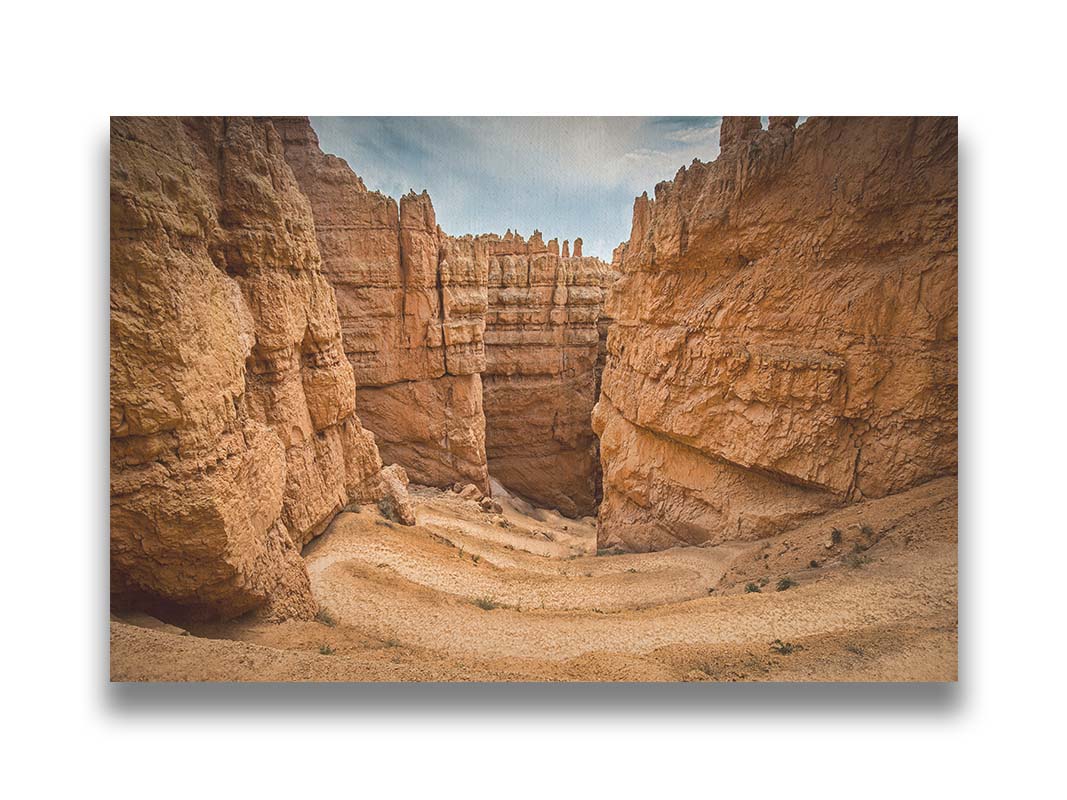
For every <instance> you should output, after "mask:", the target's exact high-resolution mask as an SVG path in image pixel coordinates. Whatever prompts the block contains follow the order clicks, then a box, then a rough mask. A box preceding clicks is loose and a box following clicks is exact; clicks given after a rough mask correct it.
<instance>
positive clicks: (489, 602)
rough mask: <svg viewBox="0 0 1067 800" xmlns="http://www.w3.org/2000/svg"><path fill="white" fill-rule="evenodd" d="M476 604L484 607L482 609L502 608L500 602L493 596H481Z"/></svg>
mask: <svg viewBox="0 0 1067 800" xmlns="http://www.w3.org/2000/svg"><path fill="white" fill-rule="evenodd" d="M474 605H476V606H478V608H480V609H482V611H492V610H493V609H494V608H500V604H499V603H498V602H497V601H496V600H494V599H493V598H492V597H479V598H477V599H476V600H475V601H474Z"/></svg>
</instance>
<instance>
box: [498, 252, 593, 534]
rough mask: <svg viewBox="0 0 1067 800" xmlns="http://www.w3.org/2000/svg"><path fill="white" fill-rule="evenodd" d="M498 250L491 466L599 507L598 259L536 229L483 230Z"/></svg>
mask: <svg viewBox="0 0 1067 800" xmlns="http://www.w3.org/2000/svg"><path fill="white" fill-rule="evenodd" d="M480 240H481V241H483V242H484V243H485V244H486V245H487V246H488V249H489V297H488V303H489V310H488V313H487V315H486V331H485V343H486V368H485V373H484V374H483V377H482V381H483V385H484V398H485V399H484V407H485V419H486V455H487V458H488V462H489V470H490V472H491V473H492V474H493V477H494V478H496V479H497V480H499V481H500V482H501V483H502V484H503V485H504V486H506V487H507V488H508V489H509V490H512V491H514V492H517V493H518V494H520V495H522V496H524V497H525V498H527V499H528V500H530V501H531V502H533V503H535V504H537V505H541V506H546V507H550V508H557V509H559V510H560V512H561V513H563V514H566V515H568V516H572V517H573V516H581V515H587V514H593V513H595V509H596V502H597V491H598V484H599V463H598V451H597V441H596V437H595V436H594V434H593V429H592V423H591V413H592V409H593V405H594V404H595V403H596V398H597V391H598V388H599V386H598V384H599V372H598V369H597V365H598V353H599V349H600V334H601V330H600V325H601V320H602V313H601V312H602V300H603V294H604V287H605V286H606V285H608V284H609V283H610V280H611V275H612V273H611V270H610V269H609V268H608V266H607V265H606V264H604V263H603V262H602V261H600V260H599V259H596V258H591V257H583V256H582V255H581V250H582V247H581V239H577V240H576V241H575V248H574V250H575V255H573V256H571V255H569V252H570V246H569V242H566V241H565V242H564V243H563V247H562V254H561V252H560V247H559V244H558V242H557V241H556V240H552V241H550V242H547V243H545V242H544V241H543V239H542V237H541V234H540V233H538V232H535V233H534V234H533V236H531V237H530V240H529V241H526V240H525V239H523V237H521V236H518V235H516V234H513V233H511V232H510V231H508V233H507V234H506V235H505V236H504V237H502V238H501V237H498V236H485V237H481V239H480Z"/></svg>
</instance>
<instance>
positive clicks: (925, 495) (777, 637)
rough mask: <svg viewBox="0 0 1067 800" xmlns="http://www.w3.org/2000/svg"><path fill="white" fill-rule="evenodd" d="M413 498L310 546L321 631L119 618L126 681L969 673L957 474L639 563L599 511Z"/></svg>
mask: <svg viewBox="0 0 1067 800" xmlns="http://www.w3.org/2000/svg"><path fill="white" fill-rule="evenodd" d="M413 489H414V487H413ZM414 494H415V499H416V502H417V504H418V519H419V524H418V525H416V526H415V527H404V526H401V525H397V524H394V523H391V522H388V521H387V520H385V519H383V518H382V517H381V515H380V514H379V513H378V511H377V509H376V508H375V507H373V506H366V507H364V508H362V509H361V510H360V511H359V512H358V513H353V512H346V513H343V514H341V515H340V516H339V517H338V518H337V520H336V521H335V522H334V523H333V525H332V526H331V528H330V529H329V530H328V531H327V532H326V533H325V534H323V535H322V536H321V537H319V538H318V539H317V540H315V542H313V543H312V544H311V545H309V547H308V548H307V549H306V550H305V552H304V556H305V558H306V560H307V563H308V569H309V572H310V574H311V581H312V586H313V589H314V591H315V594H316V597H317V598H318V600H319V602H320V604H321V607H322V609H323V610H322V612H321V613H320V618H319V619H318V620H316V621H313V622H286V623H282V624H265V623H262V622H256V621H255V620H250V619H242V620H237V621H234V622H229V623H225V624H212V625H194V626H187V628H186V631H183V630H181V629H178V628H175V627H173V626H167V625H163V624H161V623H158V622H157V621H155V620H153V619H152V618H149V617H145V616H143V615H140V616H127V617H125V618H124V619H122V620H120V619H118V618H113V620H112V623H111V671H112V679H113V680H120V681H131V680H164V681H172V680H197V681H220V680H225V681H232V680H237V681H338V680H341V681H345V680H355V681H368V680H373V681H380V680H385V681H456V680H460V681H467V680H469V681H483V680H505V681H509V680H510V681H529V680H538V681H540V680H548V681H555V680H582V681H602V680H611V681H616V680H622V681H658V680H668V681H671V680H719V681H722V680H727V681H732V680H782V681H811V680H830V681H855V680H862V681H869V680H912V681H945V680H955V679H956V651H957V642H956V631H957V606H956V584H957V567H956V524H957V488H956V480H955V478H945V479H941V480H937V481H933V482H931V483H928V484H926V485H924V486H921V487H919V488H917V489H914V490H912V491H910V492H906V493H903V494H900V495H897V496H895V497H891V498H886V499H884V500H876V501H871V502H867V503H862V504H858V505H854V506H850V507H848V508H846V509H842V510H840V511H836V512H833V513H830V514H827V515H824V516H820V517H817V518H813V519H811V520H809V521H807V522H805V523H803V524H801V525H799V526H797V527H795V528H793V529H792V530H790V531H788V532H786V533H784V534H782V535H779V536H776V537H774V538H772V539H765V540H762V541H759V542H755V543H751V542H749V543H743V542H741V543H731V544H726V545H720V546H717V547H680V548H676V549H673V550H667V551H663V552H659V553H642V554H630V555H611V554H600V555H597V554H596V549H595V541H596V534H595V527H594V525H593V524H592V523H593V521H592V520H590V519H586V520H583V521H575V520H568V519H565V518H563V517H560V516H558V515H556V514H554V513H552V512H545V511H542V510H540V509H532V508H530V507H529V506H526V505H525V504H523V503H521V502H520V501H517V500H515V501H509V500H507V499H505V500H504V507H505V508H504V513H503V514H486V513H483V512H482V511H481V510H480V509H479V508H478V505H477V503H476V502H474V501H473V500H464V499H462V498H460V497H459V496H458V495H456V494H453V493H452V492H439V491H437V490H434V489H418V490H416V491H415V492H414ZM835 530H836V531H837V532H838V533H834V531H835ZM779 587H781V589H779ZM757 590H758V591H757Z"/></svg>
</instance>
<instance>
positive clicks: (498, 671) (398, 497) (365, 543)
mask: <svg viewBox="0 0 1067 800" xmlns="http://www.w3.org/2000/svg"><path fill="white" fill-rule="evenodd" d="M797 122H798V120H797V118H795V117H770V118H769V120H768V122H767V124H766V125H763V124H761V120H760V118H759V117H726V118H724V119H723V121H722V124H721V131H720V139H719V153H718V155H717V157H716V158H715V159H714V160H711V161H708V162H706V163H705V162H702V161H694V162H693V163H692V164H690V165H688V166H686V167H682V168H681V169H680V170H678V172H677V173H676V174H675V175H674V177H673V179H672V180H669V181H663V182H661V183H659V184H658V185H656V187H655V190H654V192H653V193H652V196H651V197H650V196H649V194H648V193H645V194H643V195H641V196H639V197H637V198H636V199H635V201H634V205H633V211H632V220H631V232H630V236H629V238H628V240H627V241H625V242H623V243H622V244H620V245H619V247H618V248H616V250H615V252H614V255H613V258H612V260H611V262H610V263H608V262H606V261H604V260H601V259H600V258H597V257H594V256H589V255H584V254H583V241H582V239H581V238H575V239H574V240H573V242H572V241H569V240H565V241H562V243H561V242H560V241H559V240H558V239H551V240H549V241H545V240H544V237H543V234H542V233H541V232H540V231H537V230H535V231H533V232H532V234H530V235H529V236H528V237H526V236H523V235H520V234H519V233H517V232H515V231H513V230H506V231H505V232H504V233H503V234H500V233H499V232H496V233H479V234H473V233H465V234H461V232H455V234H457V235H453V234H452V233H447V232H445V231H443V230H442V228H441V227H440V226H439V225H438V222H437V216H436V213H435V209H434V204H433V201H432V200H431V198H430V195H429V194H428V193H426V192H425V191H423V192H422V193H415V192H414V191H412V192H410V193H408V194H406V195H404V196H402V197H400V198H399V200H397V199H394V198H392V197H389V196H387V195H385V194H383V193H381V192H378V191H373V190H371V189H368V188H367V186H366V185H365V183H364V180H363V179H361V178H360V177H359V175H358V174H357V171H358V170H359V165H358V164H352V165H351V166H350V165H349V164H348V163H347V162H346V161H345V160H343V159H341V158H339V157H337V156H334V155H330V154H328V153H325V152H323V149H322V148H321V147H320V144H319V139H318V137H317V135H316V132H315V130H314V129H313V128H312V125H311V122H310V121H309V120H308V119H307V118H302V117H277V118H115V119H113V123H112V137H111V148H112V151H111V155H112V163H111V208H112V216H111V238H112V244H111V315H112V316H111V319H112V324H111V421H110V424H111V596H112V675H113V678H114V679H116V680H146V679H147V680H709V679H712V680H738V679H740V680H812V679H816V676H817V679H820V680H835V679H838V680H852V679H856V676H862V677H863V678H864V679H870V680H901V679H905V680H944V679H951V678H952V677H954V676H955V670H956V616H957V609H956V581H957V577H956V576H957V565H956V536H957V532H956V515H957V510H956V509H957V488H956V472H957V463H958V453H957V435H958V433H957V432H958V422H957V406H958V397H957V331H956V326H957V259H958V254H957V206H958V198H957V163H956V159H957V142H956V122H955V120H954V119H948V118H812V119H809V120H806V121H805V122H804V123H803V124H802V125H799V126H798V124H797ZM574 233H580V231H574ZM783 640H785V641H788V642H790V643H792V644H795V645H796V646H797V647H796V653H795V655H793V656H792V657H790V658H783V657H782V656H781V654H780V653H776V652H775V651H773V650H768V643H770V642H774V641H778V642H782V641H783ZM792 644H791V645H790V646H791V647H792Z"/></svg>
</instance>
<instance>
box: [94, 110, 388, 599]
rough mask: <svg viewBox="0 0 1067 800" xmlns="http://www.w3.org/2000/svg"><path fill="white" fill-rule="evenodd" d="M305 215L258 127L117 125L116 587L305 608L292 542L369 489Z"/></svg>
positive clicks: (272, 144)
mask: <svg viewBox="0 0 1067 800" xmlns="http://www.w3.org/2000/svg"><path fill="white" fill-rule="evenodd" d="M319 264H320V257H319V249H318V244H317V242H316V237H315V228H314V224H313V222H312V217H311V207H310V205H309V204H308V201H307V199H306V198H305V197H304V195H303V194H302V193H301V192H300V190H299V187H298V186H297V183H296V180H295V179H294V177H293V174H292V172H291V170H290V169H289V167H288V165H287V164H286V162H285V159H284V157H283V152H282V143H281V139H280V138H279V137H278V135H277V133H276V132H275V130H274V128H273V127H272V126H271V125H270V124H269V123H267V122H262V121H256V120H252V119H245V118H224V119H223V118H191V119H186V120H182V119H177V118H130V119H120V118H116V119H114V120H113V122H112V132H111V574H112V589H113V593H114V596H115V597H116V598H117V600H118V601H119V603H120V604H121V603H122V602H123V601H124V600H133V601H135V602H137V603H138V604H140V605H142V606H148V607H157V608H162V609H163V610H171V611H176V612H181V613H185V614H191V615H202V616H221V617H232V616H236V615H238V614H241V613H244V612H246V611H249V610H251V609H254V608H262V609H265V613H266V614H267V616H269V617H274V618H282V617H305V618H306V617H309V616H311V615H313V614H314V612H315V604H314V601H313V600H312V597H311V592H310V587H309V582H308V577H307V572H306V570H305V569H304V565H303V561H302V560H301V559H300V556H299V550H298V548H299V547H300V546H301V545H303V544H304V543H305V542H307V541H308V540H309V539H310V538H311V537H313V536H315V535H317V534H318V533H320V532H321V531H322V530H323V529H324V528H325V526H326V525H327V524H328V523H329V521H330V520H331V519H332V517H333V515H334V514H335V513H336V512H337V511H339V510H340V509H341V508H342V507H343V506H344V505H345V504H346V503H347V502H349V500H350V499H351V500H360V501H364V502H366V501H370V500H375V499H377V498H378V497H379V496H380V495H381V481H380V475H379V472H380V469H381V460H380V458H379V456H378V451H377V448H376V446H375V444H374V439H373V437H372V436H371V435H370V434H369V433H368V432H367V431H365V430H364V429H363V428H362V427H361V425H360V421H359V419H358V418H357V417H356V415H355V413H354V411H355V382H354V380H353V375H352V368H351V366H350V365H349V363H348V361H347V360H346V359H345V357H344V352H343V350H342V347H341V330H340V324H339V321H338V316H337V306H336V302H335V300H334V292H333V289H332V288H331V286H330V284H329V283H328V282H327V281H326V280H325V279H324V278H323V276H322V274H321V273H320V271H319Z"/></svg>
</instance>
